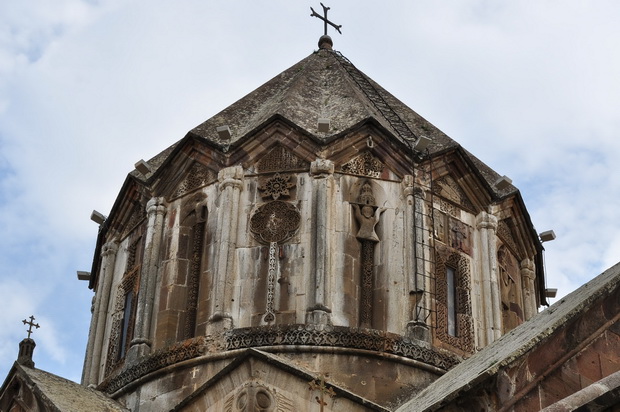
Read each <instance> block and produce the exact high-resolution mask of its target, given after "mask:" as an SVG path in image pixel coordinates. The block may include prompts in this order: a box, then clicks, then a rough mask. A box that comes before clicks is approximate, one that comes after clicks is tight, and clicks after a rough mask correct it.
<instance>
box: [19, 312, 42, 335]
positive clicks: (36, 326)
mask: <svg viewBox="0 0 620 412" xmlns="http://www.w3.org/2000/svg"><path fill="white" fill-rule="evenodd" d="M22 322H23V323H24V325H30V326H29V327H28V330H27V331H26V332H28V339H30V334H32V327H33V326H34V327H35V328H37V329H39V324H38V323H34V316H32V315H30V320H29V321H28V322H26V319H24V320H22Z"/></svg>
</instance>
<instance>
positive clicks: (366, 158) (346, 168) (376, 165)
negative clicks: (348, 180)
mask: <svg viewBox="0 0 620 412" xmlns="http://www.w3.org/2000/svg"><path fill="white" fill-rule="evenodd" d="M384 169H385V165H384V164H383V163H382V162H381V161H380V160H379V159H377V158H376V157H374V156H373V155H372V153H370V152H364V153H362V154H360V155H358V156H356V157H354V158H353V159H351V160H349V161H348V162H347V163H345V164H343V165H342V167H341V169H340V170H341V171H342V172H344V173H349V174H353V175H361V176H368V177H381V174H382V173H383V170H384Z"/></svg>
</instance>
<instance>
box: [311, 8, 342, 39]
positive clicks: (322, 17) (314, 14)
mask: <svg viewBox="0 0 620 412" xmlns="http://www.w3.org/2000/svg"><path fill="white" fill-rule="evenodd" d="M321 7H323V16H321V15H320V14H318V13H317V12H316V11H314V9H313V8H312V7H310V10H312V14H311V15H310V16H311V17H318V18H319V19H321V20H323V25H324V27H325V33H324V35H325V36H327V25H328V24H329V25H330V26H332V27H333V28H335V29H336V30H338V33H340V34H342V32H341V31H340V28H341V27H342V25H339V26H338V25H335V24H334V23H332V22H331V21H329V20H327V10H329V9H330V8H329V7H325V6H324V5H323V3H321Z"/></svg>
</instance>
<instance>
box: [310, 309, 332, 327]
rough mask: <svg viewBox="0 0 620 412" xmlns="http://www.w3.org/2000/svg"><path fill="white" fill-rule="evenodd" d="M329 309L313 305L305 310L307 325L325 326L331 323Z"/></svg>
mask: <svg viewBox="0 0 620 412" xmlns="http://www.w3.org/2000/svg"><path fill="white" fill-rule="evenodd" d="M331 312H332V311H331V309H329V308H328V307H326V306H323V305H315V306H313V307H311V308H308V311H307V312H306V323H307V324H309V325H320V326H327V325H331V324H332V315H331Z"/></svg>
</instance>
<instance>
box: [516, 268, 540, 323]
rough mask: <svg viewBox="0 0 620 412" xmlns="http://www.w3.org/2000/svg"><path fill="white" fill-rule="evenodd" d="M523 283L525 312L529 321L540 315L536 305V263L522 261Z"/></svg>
mask: <svg viewBox="0 0 620 412" xmlns="http://www.w3.org/2000/svg"><path fill="white" fill-rule="evenodd" d="M520 266H521V282H522V284H523V285H522V290H523V307H524V308H523V312H524V315H525V320H529V319H530V318H531V317H532V316H534V315H536V313H538V304H537V303H536V292H535V290H536V289H535V287H534V279H536V271H535V267H534V262H533V261H532V260H531V259H523V260H522V261H521V264H520Z"/></svg>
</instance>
